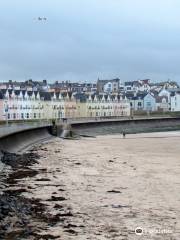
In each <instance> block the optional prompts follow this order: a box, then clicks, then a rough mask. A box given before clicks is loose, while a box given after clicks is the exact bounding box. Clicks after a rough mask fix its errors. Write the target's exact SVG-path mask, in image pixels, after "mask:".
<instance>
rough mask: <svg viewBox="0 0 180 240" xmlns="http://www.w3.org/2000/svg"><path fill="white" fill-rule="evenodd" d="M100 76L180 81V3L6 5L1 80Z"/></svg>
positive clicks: (61, 0)
mask: <svg viewBox="0 0 180 240" xmlns="http://www.w3.org/2000/svg"><path fill="white" fill-rule="evenodd" d="M38 17H46V18H47V21H38V20H37V18H38ZM98 77H99V78H100V79H111V78H115V77H119V78H121V79H122V80H123V81H126V80H136V79H143V78H151V79H152V80H153V81H161V80H167V79H168V78H169V79H172V80H176V81H179V82H180V1H179V0H1V1H0V80H1V81H3V80H4V81H6V80H9V79H13V80H26V79H29V78H32V79H33V80H42V79H47V80H49V81H54V80H71V81H78V80H79V81H83V80H84V81H96V80H97V78H98Z"/></svg>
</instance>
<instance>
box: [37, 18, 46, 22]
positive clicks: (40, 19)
mask: <svg viewBox="0 0 180 240" xmlns="http://www.w3.org/2000/svg"><path fill="white" fill-rule="evenodd" d="M38 20H39V21H46V20H47V18H46V17H38Z"/></svg>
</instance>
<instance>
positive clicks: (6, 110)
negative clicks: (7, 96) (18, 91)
mask: <svg viewBox="0 0 180 240" xmlns="http://www.w3.org/2000/svg"><path fill="white" fill-rule="evenodd" d="M8 110H9V109H8V103H7V100H6V101H5V114H6V125H8Z"/></svg>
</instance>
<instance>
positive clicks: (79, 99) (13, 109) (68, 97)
mask: <svg viewBox="0 0 180 240" xmlns="http://www.w3.org/2000/svg"><path fill="white" fill-rule="evenodd" d="M129 115H130V103H129V101H128V100H127V99H126V98H124V99H123V98H122V97H121V96H118V95H115V96H113V95H88V96H87V95H85V94H80V95H78V94H76V95H74V94H72V93H63V94H61V93H51V92H38V91H27V90H12V89H8V90H0V120H41V119H44V120H49V119H61V118H82V117H83V118H85V117H87V118H91V117H113V116H114V117H118V116H129Z"/></svg>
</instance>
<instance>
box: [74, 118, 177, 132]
mask: <svg viewBox="0 0 180 240" xmlns="http://www.w3.org/2000/svg"><path fill="white" fill-rule="evenodd" d="M71 127H72V131H73V132H75V133H76V134H79V135H90V136H95V135H105V134H116V133H117V134H118V133H119V134H120V133H122V132H126V133H142V132H156V131H157V132H159V131H173V130H174V131H175V130H180V118H165V119H163V118H162V119H137V120H123V121H103V122H88V123H74V124H71Z"/></svg>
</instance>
